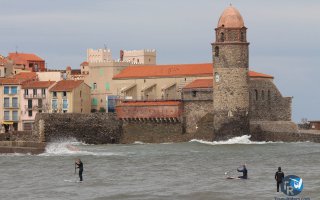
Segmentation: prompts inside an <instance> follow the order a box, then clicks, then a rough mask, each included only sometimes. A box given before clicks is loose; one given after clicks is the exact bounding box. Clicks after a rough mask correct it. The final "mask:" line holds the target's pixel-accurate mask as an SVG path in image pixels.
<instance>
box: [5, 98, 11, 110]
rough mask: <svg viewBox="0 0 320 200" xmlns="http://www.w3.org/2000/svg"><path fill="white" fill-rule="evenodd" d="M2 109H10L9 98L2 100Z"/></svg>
mask: <svg viewBox="0 0 320 200" xmlns="http://www.w3.org/2000/svg"><path fill="white" fill-rule="evenodd" d="M4 107H5V108H9V107H10V99H9V98H4Z"/></svg>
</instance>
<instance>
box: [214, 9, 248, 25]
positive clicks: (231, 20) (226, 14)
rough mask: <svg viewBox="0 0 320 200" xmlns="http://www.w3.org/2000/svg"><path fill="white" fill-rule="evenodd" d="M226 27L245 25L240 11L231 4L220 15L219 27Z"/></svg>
mask: <svg viewBox="0 0 320 200" xmlns="http://www.w3.org/2000/svg"><path fill="white" fill-rule="evenodd" d="M219 27H225V28H242V27H244V22H243V18H242V16H241V14H240V12H239V11H238V9H236V8H235V7H233V6H229V7H228V8H226V9H225V10H224V11H223V13H222V14H221V16H220V19H219V22H218V28H219Z"/></svg>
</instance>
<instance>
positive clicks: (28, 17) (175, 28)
mask: <svg viewBox="0 0 320 200" xmlns="http://www.w3.org/2000/svg"><path fill="white" fill-rule="evenodd" d="M0 2H1V12H0V23H1V26H0V36H1V37H0V54H1V55H4V56H6V55H8V53H9V52H15V51H18V52H24V53H35V54H37V55H39V56H40V57H42V58H43V59H45V60H46V64H47V67H48V68H50V69H65V67H66V66H68V65H70V66H72V68H79V65H80V63H81V62H83V61H84V60H85V59H86V49H88V48H93V49H98V48H104V47H105V46H106V47H107V48H110V49H111V51H112V54H113V58H114V59H118V58H119V51H120V50H121V49H125V50H134V49H156V50H157V63H158V64H176V63H180V64H182V63H207V62H212V57H211V43H212V42H213V41H214V37H215V35H214V29H215V28H216V26H217V23H218V20H219V17H220V15H221V13H222V12H223V10H224V9H225V8H226V7H227V6H229V4H230V3H232V5H233V6H235V7H236V8H237V9H238V10H239V11H240V13H241V15H242V17H243V18H244V22H245V26H246V27H247V28H248V36H247V37H248V38H247V39H248V41H249V42H250V46H249V48H250V49H249V52H250V57H249V63H250V70H254V71H258V72H261V73H266V74H270V75H273V76H274V77H275V80H274V82H275V83H276V85H277V87H278V89H279V90H280V92H281V93H282V95H283V96H289V97H293V104H292V106H293V111H292V119H293V121H295V122H300V121H301V119H302V118H307V119H308V120H320V92H319V91H320V90H319V86H320V78H319V75H320V37H319V36H320V12H319V10H320V1H318V0H308V1H301V0H281V1H279V0H268V1H257V0H233V1H231V0H229V1H225V0H197V1H195V0H67V1H66V0H55V1H52V0H28V1H21V0H0Z"/></svg>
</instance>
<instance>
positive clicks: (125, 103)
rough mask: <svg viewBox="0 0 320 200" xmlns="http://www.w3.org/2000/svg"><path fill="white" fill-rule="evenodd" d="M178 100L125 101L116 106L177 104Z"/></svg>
mask: <svg viewBox="0 0 320 200" xmlns="http://www.w3.org/2000/svg"><path fill="white" fill-rule="evenodd" d="M180 104H181V102H180V101H127V102H121V103H120V104H118V105H117V106H178V105H180Z"/></svg>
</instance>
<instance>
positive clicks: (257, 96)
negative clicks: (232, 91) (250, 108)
mask: <svg viewBox="0 0 320 200" xmlns="http://www.w3.org/2000/svg"><path fill="white" fill-rule="evenodd" d="M254 93H255V95H256V101H258V100H259V93H258V90H254Z"/></svg>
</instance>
